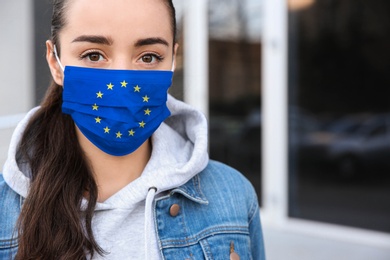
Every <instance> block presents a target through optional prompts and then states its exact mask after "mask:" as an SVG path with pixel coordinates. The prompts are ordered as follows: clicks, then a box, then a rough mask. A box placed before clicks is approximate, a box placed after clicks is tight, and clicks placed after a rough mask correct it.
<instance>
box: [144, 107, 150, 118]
mask: <svg viewBox="0 0 390 260" xmlns="http://www.w3.org/2000/svg"><path fill="white" fill-rule="evenodd" d="M144 112H145V116H146V115H148V116H150V113H152V110H150V109H149V108H147V109H146V110H144Z"/></svg>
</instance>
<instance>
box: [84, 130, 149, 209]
mask: <svg viewBox="0 0 390 260" xmlns="http://www.w3.org/2000/svg"><path fill="white" fill-rule="evenodd" d="M77 137H78V140H79V143H80V145H81V148H82V149H83V151H84V153H85V155H86V159H87V160H88V163H89V165H90V167H91V168H92V171H93V174H94V177H95V181H96V184H97V186H98V192H99V197H98V201H99V202H103V201H105V200H107V199H108V198H109V197H111V196H112V195H114V194H115V193H117V192H118V191H119V190H121V189H122V188H124V187H125V186H126V185H128V184H129V183H131V182H132V181H134V180H135V179H137V178H138V177H140V176H141V174H142V172H143V170H144V168H145V166H146V164H147V163H148V161H149V159H150V155H151V151H152V148H151V143H150V141H149V140H147V141H146V142H145V143H143V144H142V145H141V146H140V147H139V148H138V149H137V150H136V151H134V152H133V153H131V154H128V155H125V156H112V155H109V154H106V153H104V152H103V151H101V150H100V149H99V148H97V147H96V146H94V145H93V144H92V143H91V142H90V141H89V140H88V139H87V138H86V137H85V136H84V135H83V134H82V133H81V132H80V130H79V129H77Z"/></svg>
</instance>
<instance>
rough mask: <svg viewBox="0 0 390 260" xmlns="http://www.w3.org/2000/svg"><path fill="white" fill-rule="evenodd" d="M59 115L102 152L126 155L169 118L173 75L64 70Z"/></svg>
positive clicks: (149, 71)
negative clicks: (69, 121) (168, 105)
mask: <svg viewBox="0 0 390 260" xmlns="http://www.w3.org/2000/svg"><path fill="white" fill-rule="evenodd" d="M64 74H65V77H64V90H63V104H62V111H63V113H65V114H69V115H71V116H72V118H73V120H74V121H75V123H76V125H77V126H78V128H79V129H80V130H81V132H82V133H83V134H84V135H85V136H86V137H87V138H88V139H89V140H90V141H91V142H92V143H94V144H95V145H96V146H97V147H99V148H100V149H101V150H103V151H105V152H107V153H109V154H112V155H125V154H129V153H131V152H133V151H134V150H136V149H137V148H138V147H139V146H140V145H141V144H142V143H144V142H145V141H146V140H147V139H148V138H149V137H150V136H151V135H152V134H153V132H154V131H155V130H156V129H157V128H158V127H159V125H160V124H161V123H162V122H163V121H164V120H165V119H166V118H167V117H168V116H169V115H170V112H169V110H168V108H167V106H166V101H167V91H168V88H169V87H170V86H171V84H172V76H173V72H171V71H156V70H153V71H151V70H137V71H135V70H111V69H94V68H83V67H72V66H66V67H65V72H64Z"/></svg>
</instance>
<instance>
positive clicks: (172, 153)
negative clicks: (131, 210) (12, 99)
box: [3, 95, 208, 210]
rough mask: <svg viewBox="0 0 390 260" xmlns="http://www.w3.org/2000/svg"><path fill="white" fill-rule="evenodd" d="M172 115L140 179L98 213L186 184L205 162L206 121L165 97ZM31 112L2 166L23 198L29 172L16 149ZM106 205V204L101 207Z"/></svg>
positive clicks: (154, 142)
mask: <svg viewBox="0 0 390 260" xmlns="http://www.w3.org/2000/svg"><path fill="white" fill-rule="evenodd" d="M167 105H168V108H169V110H170V111H171V116H170V117H169V118H167V119H166V120H165V122H163V123H162V124H161V125H160V127H159V128H158V129H157V130H156V131H155V133H154V134H153V135H152V137H151V140H152V146H153V149H152V155H151V158H150V160H149V162H148V164H147V165H146V167H145V169H144V171H143V173H142V175H141V177H139V178H138V179H136V180H134V181H133V182H132V183H130V184H129V185H128V186H126V187H125V188H123V189H122V190H120V191H119V192H118V193H116V194H114V195H113V196H112V197H110V198H109V199H107V200H106V201H105V202H104V203H98V205H97V210H99V209H108V208H123V207H125V208H126V207H128V205H129V202H130V201H131V202H130V204H133V203H137V202H140V201H142V200H145V198H146V196H147V193H148V190H149V188H151V187H155V188H156V189H157V194H158V193H161V192H163V191H167V190H170V189H173V188H175V187H178V186H181V185H183V184H185V183H186V182H187V181H188V180H190V179H191V178H192V177H193V176H194V175H196V174H197V173H199V172H200V171H202V170H203V169H204V168H205V167H206V165H207V163H208V153H207V145H208V141H207V131H208V128H207V121H206V118H205V117H204V115H203V114H202V113H200V112H199V111H197V110H195V109H194V108H192V107H191V106H189V105H187V104H185V103H183V102H181V101H178V100H176V99H175V98H173V97H172V96H170V95H168V101H167ZM38 109H39V107H37V108H34V109H32V110H31V111H30V112H28V113H27V115H26V116H25V118H24V119H23V120H22V121H21V122H20V123H19V124H18V126H17V127H16V129H15V131H14V133H13V135H12V138H11V142H10V146H9V151H8V158H7V160H6V163H5V165H4V167H3V175H4V180H5V181H6V182H7V184H8V185H9V186H10V187H11V188H12V189H13V190H14V191H15V192H17V193H18V194H20V195H21V196H23V197H26V196H27V194H28V190H29V186H30V178H29V175H30V174H29V170H28V167H27V166H26V165H18V164H17V162H16V158H15V155H16V150H17V147H18V144H19V142H20V139H21V137H22V135H23V132H24V130H25V128H26V126H27V124H28V122H29V121H30V119H31V117H32V116H33V115H34V114H35V112H36V111H37V110H38ZM103 204H105V205H103Z"/></svg>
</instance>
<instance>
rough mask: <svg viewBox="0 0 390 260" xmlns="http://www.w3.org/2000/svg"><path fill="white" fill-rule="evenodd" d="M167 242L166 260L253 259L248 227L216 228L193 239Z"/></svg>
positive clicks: (164, 250)
mask: <svg viewBox="0 0 390 260" xmlns="http://www.w3.org/2000/svg"><path fill="white" fill-rule="evenodd" d="M165 242H166V243H164V246H163V247H164V248H163V249H162V253H163V255H164V259H193V260H200V259H206V260H226V259H231V256H233V255H234V256H238V257H239V259H240V260H252V259H253V258H252V255H251V241H250V236H249V231H248V228H246V227H214V228H210V229H208V230H204V231H203V232H201V233H199V234H197V235H196V236H193V237H187V238H183V239H175V240H170V241H165ZM232 254H233V255H232ZM232 259H234V258H232ZM236 259H237V258H236Z"/></svg>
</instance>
